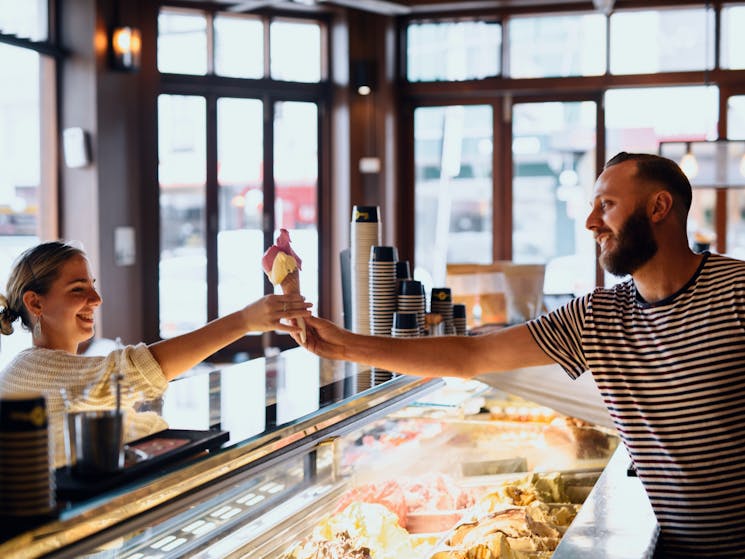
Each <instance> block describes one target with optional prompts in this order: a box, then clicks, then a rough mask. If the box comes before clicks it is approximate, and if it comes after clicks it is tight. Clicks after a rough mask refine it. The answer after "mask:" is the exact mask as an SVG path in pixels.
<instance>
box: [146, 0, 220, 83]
mask: <svg viewBox="0 0 745 559" xmlns="http://www.w3.org/2000/svg"><path fill="white" fill-rule="evenodd" d="M207 64H208V60H207V17H206V15H205V14H203V13H201V12H197V11H194V10H176V9H167V10H162V11H161V12H160V16H159V17H158V70H159V71H160V72H170V73H173V74H194V75H197V76H203V75H204V74H206V73H207Z"/></svg>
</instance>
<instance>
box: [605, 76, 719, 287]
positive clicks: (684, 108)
mask: <svg viewBox="0 0 745 559" xmlns="http://www.w3.org/2000/svg"><path fill="white" fill-rule="evenodd" d="M718 97H719V91H718V88H716V87H713V86H709V87H707V86H691V87H655V88H640V89H619V90H612V91H608V92H607V93H606V94H605V116H606V152H607V154H608V159H610V158H611V157H612V156H613V155H615V154H616V153H617V152H619V151H622V150H624V151H641V152H649V153H658V150H659V143H660V142H661V141H665V140H681V141H686V140H688V141H693V140H712V139H715V138H716V127H717V120H718V116H719V109H718V108H719V99H718ZM681 115H685V118H681ZM715 201H716V197H715V196H714V191H713V189H706V188H697V189H694V191H693V203H692V205H691V211H690V214H689V223H688V229H689V234H690V237H691V239H693V238H694V237H695V236H696V235H697V234H698V235H705V236H707V237H708V236H711V235H713V232H714V230H715V228H714V214H715V211H714V210H715V208H714V206H715ZM616 281H618V279H617V278H614V277H613V276H610V275H608V274H606V284H612V283H615V282H616Z"/></svg>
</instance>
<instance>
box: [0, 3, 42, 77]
mask: <svg viewBox="0 0 745 559" xmlns="http://www.w3.org/2000/svg"><path fill="white" fill-rule="evenodd" d="M47 2H48V0H24V1H23V2H18V0H0V33H5V34H6V35H16V36H18V37H21V38H23V39H30V40H32V41H44V40H46V39H47V36H48V34H47V29H48V24H47V19H48V17H49V16H48V13H47ZM4 76H5V75H4ZM6 77H7V76H6ZM8 83H11V82H8Z"/></svg>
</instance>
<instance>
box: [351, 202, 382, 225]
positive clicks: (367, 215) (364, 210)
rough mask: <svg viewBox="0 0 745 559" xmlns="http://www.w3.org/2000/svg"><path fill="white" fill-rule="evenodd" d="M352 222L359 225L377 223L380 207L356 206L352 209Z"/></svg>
mask: <svg viewBox="0 0 745 559" xmlns="http://www.w3.org/2000/svg"><path fill="white" fill-rule="evenodd" d="M352 221H356V222H357V223H377V222H378V206H354V207H353V208H352Z"/></svg>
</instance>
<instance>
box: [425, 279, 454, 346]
mask: <svg viewBox="0 0 745 559" xmlns="http://www.w3.org/2000/svg"><path fill="white" fill-rule="evenodd" d="M429 308H430V311H432V312H433V313H437V314H439V315H440V316H441V317H442V322H443V324H444V325H445V328H444V329H445V335H446V336H451V335H453V334H455V326H454V325H453V295H452V293H451V292H450V288H449V287H433V288H432V297H431V298H430V302H429Z"/></svg>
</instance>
